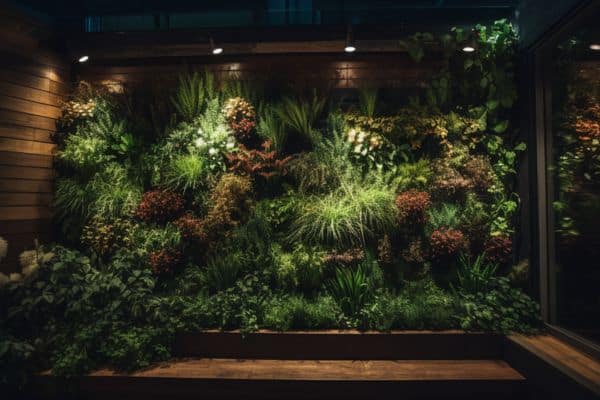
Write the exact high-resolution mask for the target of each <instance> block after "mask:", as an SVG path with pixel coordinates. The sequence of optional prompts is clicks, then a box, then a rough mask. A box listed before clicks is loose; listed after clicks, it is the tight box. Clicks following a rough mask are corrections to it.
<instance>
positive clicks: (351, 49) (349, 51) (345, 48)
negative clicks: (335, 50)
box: [344, 45, 356, 53]
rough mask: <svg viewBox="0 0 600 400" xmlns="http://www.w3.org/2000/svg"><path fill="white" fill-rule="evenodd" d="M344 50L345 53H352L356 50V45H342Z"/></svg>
mask: <svg viewBox="0 0 600 400" xmlns="http://www.w3.org/2000/svg"><path fill="white" fill-rule="evenodd" d="M344 51H345V52H346V53H354V52H355V51H356V47H354V46H352V45H348V46H346V47H344Z"/></svg>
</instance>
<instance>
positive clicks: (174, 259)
mask: <svg viewBox="0 0 600 400" xmlns="http://www.w3.org/2000/svg"><path fill="white" fill-rule="evenodd" d="M149 261H150V267H151V268H152V272H153V273H154V274H155V275H164V274H168V273H171V272H173V271H174V270H175V267H177V264H179V262H180V261H181V252H180V251H179V250H177V249H161V250H155V251H153V252H151V253H150V256H149Z"/></svg>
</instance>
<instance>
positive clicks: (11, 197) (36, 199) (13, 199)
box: [0, 192, 52, 206]
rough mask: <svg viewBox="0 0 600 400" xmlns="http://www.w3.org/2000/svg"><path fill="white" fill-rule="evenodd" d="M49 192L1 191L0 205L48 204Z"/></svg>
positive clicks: (50, 196)
mask: <svg viewBox="0 0 600 400" xmlns="http://www.w3.org/2000/svg"><path fill="white" fill-rule="evenodd" d="M51 204H52V194H51V193H1V192H0V206H50V205H51Z"/></svg>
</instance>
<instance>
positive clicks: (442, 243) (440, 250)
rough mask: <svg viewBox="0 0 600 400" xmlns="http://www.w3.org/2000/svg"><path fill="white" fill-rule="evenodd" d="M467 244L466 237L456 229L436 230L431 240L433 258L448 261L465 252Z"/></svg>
mask: <svg viewBox="0 0 600 400" xmlns="http://www.w3.org/2000/svg"><path fill="white" fill-rule="evenodd" d="M466 244H467V243H466V240H465V236H464V235H463V233H462V232H461V231H459V230H456V229H449V228H440V229H436V230H434V231H433V233H432V234H431V237H430V238H429V246H430V248H431V256H432V258H433V259H435V260H444V259H448V258H450V257H452V256H454V255H456V254H458V253H459V252H460V251H462V250H464V248H465V246H466Z"/></svg>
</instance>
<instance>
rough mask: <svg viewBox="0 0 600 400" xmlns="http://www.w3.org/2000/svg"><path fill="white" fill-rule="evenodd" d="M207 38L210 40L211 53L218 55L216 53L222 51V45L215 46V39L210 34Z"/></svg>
mask: <svg viewBox="0 0 600 400" xmlns="http://www.w3.org/2000/svg"><path fill="white" fill-rule="evenodd" d="M208 40H209V41H210V50H211V51H212V53H213V54H214V55H218V54H221V53H223V48H222V47H218V46H215V41H214V40H213V38H212V36H211V37H209V38H208Z"/></svg>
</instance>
